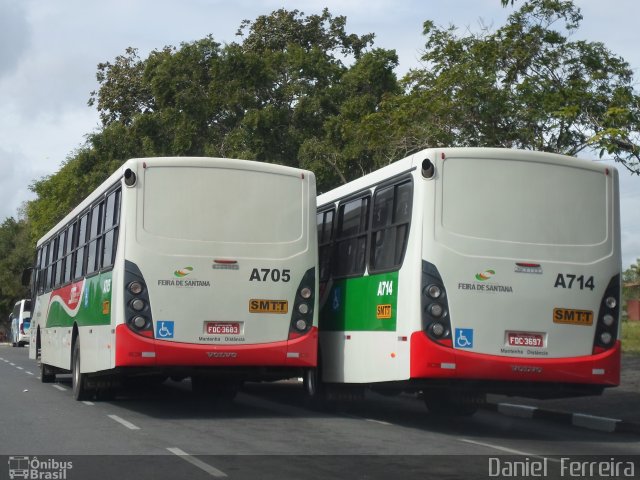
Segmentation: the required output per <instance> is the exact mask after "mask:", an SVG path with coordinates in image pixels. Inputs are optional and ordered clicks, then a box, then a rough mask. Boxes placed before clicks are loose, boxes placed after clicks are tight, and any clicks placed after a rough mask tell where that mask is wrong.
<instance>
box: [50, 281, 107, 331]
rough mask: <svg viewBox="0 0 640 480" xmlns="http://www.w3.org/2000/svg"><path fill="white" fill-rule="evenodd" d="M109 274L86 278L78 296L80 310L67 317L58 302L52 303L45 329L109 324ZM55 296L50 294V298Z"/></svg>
mask: <svg viewBox="0 0 640 480" xmlns="http://www.w3.org/2000/svg"><path fill="white" fill-rule="evenodd" d="M111 274H112V272H110V271H109V272H105V273H101V274H99V275H95V276H93V277H91V278H87V280H86V282H85V285H84V290H83V291H82V294H81V296H80V300H79V302H80V308H79V309H78V311H77V312H76V314H75V315H74V316H72V315H69V314H68V313H67V311H66V310H65V309H64V307H63V306H62V303H61V302H60V301H53V302H52V303H51V305H50V307H49V314H48V315H47V327H71V326H73V324H74V322H77V323H78V325H79V326H96V325H109V324H111ZM54 295H55V294H52V297H53V296H54Z"/></svg>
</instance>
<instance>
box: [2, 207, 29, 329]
mask: <svg viewBox="0 0 640 480" xmlns="http://www.w3.org/2000/svg"><path fill="white" fill-rule="evenodd" d="M33 252H34V244H33V242H32V241H31V240H30V235H29V224H28V222H27V221H26V220H24V219H22V220H15V219H14V218H7V219H6V220H5V221H4V222H3V223H2V224H1V225H0V331H1V330H2V329H3V328H4V330H6V329H7V327H8V324H7V321H8V317H9V313H10V312H11V310H12V309H13V305H14V304H15V302H16V301H18V300H20V299H21V298H25V297H26V296H27V295H28V289H27V288H26V287H24V286H23V285H22V284H21V279H22V272H23V270H24V269H25V268H27V267H29V266H30V265H31V264H32V263H33V255H34V253H33Z"/></svg>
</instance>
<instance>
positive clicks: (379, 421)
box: [365, 418, 392, 425]
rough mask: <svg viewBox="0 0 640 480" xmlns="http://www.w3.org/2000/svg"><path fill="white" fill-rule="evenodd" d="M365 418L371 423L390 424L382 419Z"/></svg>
mask: <svg viewBox="0 0 640 480" xmlns="http://www.w3.org/2000/svg"><path fill="white" fill-rule="evenodd" d="M365 420H366V421H367V422H371V423H379V424H380V425H392V424H391V423H389V422H383V421H382V420H374V419H373V418H365Z"/></svg>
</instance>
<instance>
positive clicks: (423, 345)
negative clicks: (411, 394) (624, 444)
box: [410, 332, 621, 386]
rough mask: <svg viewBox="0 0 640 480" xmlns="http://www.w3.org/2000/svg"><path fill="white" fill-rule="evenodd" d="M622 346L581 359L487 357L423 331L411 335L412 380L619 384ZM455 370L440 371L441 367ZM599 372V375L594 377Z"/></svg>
mask: <svg viewBox="0 0 640 480" xmlns="http://www.w3.org/2000/svg"><path fill="white" fill-rule="evenodd" d="M620 357H621V347H620V342H619V341H618V342H617V343H616V345H615V347H613V348H611V349H609V350H607V351H606V352H603V353H599V354H595V355H588V356H582V357H569V358H544V359H540V358H531V357H526V358H523V357H504V356H498V355H487V354H480V353H474V352H469V351H464V350H460V349H452V348H447V347H443V346H441V345H438V344H436V343H434V342H433V341H431V340H430V339H429V338H428V337H427V336H426V335H425V334H424V333H423V332H414V333H413V334H412V335H411V373H410V375H411V378H451V379H464V380H503V381H519V382H522V381H527V382H562V383H578V384H590V385H602V386H617V385H619V384H620ZM443 364H444V365H448V366H452V365H455V368H442V365H443ZM594 370H600V371H601V372H603V374H602V375H594V374H593V371H594Z"/></svg>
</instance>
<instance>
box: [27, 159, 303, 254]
mask: <svg viewBox="0 0 640 480" xmlns="http://www.w3.org/2000/svg"><path fill="white" fill-rule="evenodd" d="M176 164H180V165H184V166H190V167H198V166H202V167H217V168H232V169H236V170H251V171H259V172H264V173H272V174H277V175H291V176H300V175H304V176H308V177H309V178H313V173H312V172H310V171H308V170H303V169H299V168H294V167H288V166H285V165H279V164H273V163H265V162H258V161H254V160H240V159H234V158H218V157H146V158H144V157H141V158H132V159H129V160H127V161H125V162H124V163H123V164H122V165H121V166H120V167H118V169H117V170H116V171H115V172H113V174H111V175H110V176H109V178H107V179H106V180H105V181H104V182H102V184H100V186H98V187H97V188H96V189H95V190H94V191H93V192H91V193H90V194H89V195H88V196H87V197H86V198H85V199H84V200H82V202H80V203H79V204H78V205H77V206H76V207H75V208H74V209H73V210H71V212H69V213H68V214H67V215H65V216H64V218H63V219H62V220H60V221H59V222H58V223H57V224H56V225H55V226H54V227H53V228H51V229H50V230H49V231H48V232H47V233H46V234H45V235H43V236H42V237H41V238H40V239H39V240H38V243H37V245H36V246H40V245H41V244H43V243H45V242H46V241H47V240H49V238H51V237H52V236H53V235H55V234H56V233H57V232H58V231H59V230H60V229H61V228H62V227H63V226H64V225H66V224H67V223H69V221H70V220H71V219H73V218H75V217H77V216H78V214H80V213H81V212H82V211H84V210H85V209H86V208H87V207H89V206H90V205H91V204H92V203H93V202H95V201H96V200H97V199H98V198H100V197H101V196H102V195H104V193H105V192H106V191H108V190H109V189H110V188H112V187H113V186H115V185H116V183H118V182H119V181H120V180H121V179H122V177H123V176H124V172H125V170H126V169H127V168H131V169H132V170H134V171H137V169H138V167H140V166H141V165H142V168H150V167H153V166H154V165H155V166H170V165H176Z"/></svg>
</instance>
